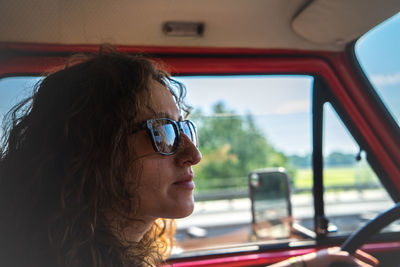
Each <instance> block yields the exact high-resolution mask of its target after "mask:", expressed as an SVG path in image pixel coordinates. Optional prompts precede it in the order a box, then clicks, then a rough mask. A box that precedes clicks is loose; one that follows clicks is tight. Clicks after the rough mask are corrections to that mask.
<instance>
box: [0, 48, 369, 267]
mask: <svg viewBox="0 0 400 267" xmlns="http://www.w3.org/2000/svg"><path fill="white" fill-rule="evenodd" d="M69 65H70V66H67V67H66V68H65V69H63V70H60V71H57V72H55V73H53V74H50V75H48V76H47V77H46V78H45V79H44V80H43V81H42V82H41V83H40V85H39V86H38V88H37V90H36V91H35V93H34V95H33V97H31V98H30V99H27V100H25V101H24V102H22V103H21V104H19V105H17V106H16V107H14V109H13V110H12V111H11V113H9V116H8V117H9V120H8V126H7V127H6V128H7V131H6V132H7V134H6V138H5V139H4V142H3V146H2V151H1V160H0V188H1V189H0V190H1V195H0V196H1V198H2V199H1V201H0V214H1V220H0V226H1V227H0V229H1V230H0V231H1V233H0V234H1V240H0V244H1V247H0V253H1V258H0V265H1V266H78V267H79V266H82V267H83V266H157V265H160V264H161V262H162V261H163V259H165V257H166V256H167V255H168V253H169V251H170V249H171V238H172V234H173V228H174V225H173V221H171V220H168V219H173V218H181V217H185V216H188V215H189V214H191V212H192V211H193V207H194V202H193V188H194V183H193V178H194V174H193V171H192V168H191V167H192V165H195V164H197V163H198V162H199V161H200V160H201V154H200V152H199V150H198V149H197V136H196V130H195V127H194V125H193V123H192V122H191V121H188V120H183V118H184V117H185V116H186V115H187V113H188V107H187V106H186V105H185V104H184V103H183V97H184V95H185V90H184V87H183V86H182V85H181V84H179V83H177V82H175V81H174V80H172V79H171V78H170V77H169V76H168V75H167V74H166V73H165V72H163V71H162V70H160V69H159V68H157V67H156V66H155V64H153V63H152V62H151V61H149V60H147V59H144V58H141V57H134V56H126V55H121V54H118V53H116V52H109V53H106V54H103V55H99V56H89V57H84V58H79V59H78V60H75V61H74V62H70V64H69ZM160 218H163V219H160ZM359 258H360V259H361V260H364V261H366V262H367V263H369V264H374V259H373V258H371V257H370V256H369V255H367V254H366V255H364V254H363V255H362V256H361V257H360V256H359ZM333 260H341V261H345V262H354V259H353V258H352V257H350V256H348V255H346V254H345V253H341V252H338V251H335V250H324V251H323V252H319V253H318V254H309V255H305V256H303V257H302V258H293V259H290V260H287V261H284V262H282V263H279V264H280V265H279V264H278V265H277V266H291V265H294V264H304V266H328V265H329V263H331V262H332V261H333ZM359 264H363V265H364V266H368V265H365V263H364V262H361V261H360V263H359ZM300 266H301V265H300Z"/></svg>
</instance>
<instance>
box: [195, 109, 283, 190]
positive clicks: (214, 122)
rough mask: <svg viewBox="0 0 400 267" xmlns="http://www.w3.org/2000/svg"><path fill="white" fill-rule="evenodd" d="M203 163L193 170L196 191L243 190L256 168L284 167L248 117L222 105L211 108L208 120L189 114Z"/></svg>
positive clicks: (281, 159) (198, 114) (277, 154)
mask: <svg viewBox="0 0 400 267" xmlns="http://www.w3.org/2000/svg"><path fill="white" fill-rule="evenodd" d="M193 117H194V119H195V121H196V124H197V127H198V133H199V143H200V150H201V152H202V154H203V160H202V162H200V164H199V165H197V166H195V172H196V179H197V181H198V185H199V186H198V189H199V190H202V189H210V188H226V187H227V184H230V186H232V187H246V186H247V175H248V173H249V172H250V171H252V170H254V169H258V168H266V167H281V166H285V165H286V162H287V159H286V157H285V155H284V154H282V153H280V152H277V151H276V150H275V149H274V148H273V147H272V146H271V145H270V144H269V143H268V142H267V139H266V137H265V136H264V134H263V132H262V131H261V130H260V129H259V128H258V127H257V125H256V123H255V122H254V119H253V117H252V116H251V115H245V116H240V115H238V114H236V113H235V111H234V110H230V109H228V108H227V107H226V106H225V104H224V103H223V102H219V103H217V104H216V105H214V106H213V115H212V116H208V117H206V116H202V112H201V111H199V112H197V113H195V114H193Z"/></svg>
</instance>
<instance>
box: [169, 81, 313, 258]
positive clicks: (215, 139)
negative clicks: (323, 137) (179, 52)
mask: <svg viewBox="0 0 400 267" xmlns="http://www.w3.org/2000/svg"><path fill="white" fill-rule="evenodd" d="M177 78H178V80H180V81H182V82H183V83H184V84H185V85H186V86H187V88H188V92H187V100H188V102H189V103H190V104H191V105H192V106H193V111H192V114H191V115H190V118H191V119H192V120H193V121H195V123H196V124H197V128H198V132H199V139H200V140H199V143H200V149H201V151H202V154H203V160H202V161H201V162H200V163H199V164H198V165H196V166H194V171H195V175H196V189H195V198H196V207H195V211H194V213H193V214H192V215H191V216H189V217H188V218H185V219H180V220H178V223H177V226H178V228H177V235H176V237H177V241H178V245H177V251H176V252H180V251H192V250H199V249H205V248H212V247H213V248H215V247H222V246H226V245H229V244H238V243H247V242H250V241H260V238H257V237H255V236H254V233H253V232H252V228H251V221H252V213H251V203H250V199H249V188H248V175H249V173H250V172H252V171H254V170H257V169H264V168H277V167H283V168H285V169H286V172H287V173H288V174H289V178H290V183H291V185H292V187H293V190H297V189H298V190H299V193H300V195H299V196H297V195H295V196H293V197H294V198H296V201H293V202H295V203H296V205H297V204H299V206H301V211H299V210H298V209H297V208H293V212H294V216H297V217H300V216H302V214H303V213H307V214H313V208H312V197H311V186H312V183H311V178H310V177H309V176H308V174H309V173H310V168H311V158H310V154H311V91H312V86H313V77H311V76H306V75H297V76H288V75H287V76H273V75H257V76H198V77H177ZM298 165H299V166H301V168H298V167H297V166H298ZM299 212H300V213H301V214H299ZM311 216H312V215H311ZM278 228H279V227H278ZM278 228H275V230H276V231H270V232H269V234H268V236H264V237H263V238H262V240H263V241H268V240H269V241H271V240H276V239H282V238H288V237H289V236H288V233H286V232H284V231H280V230H279V229H278ZM277 229H278V230H277Z"/></svg>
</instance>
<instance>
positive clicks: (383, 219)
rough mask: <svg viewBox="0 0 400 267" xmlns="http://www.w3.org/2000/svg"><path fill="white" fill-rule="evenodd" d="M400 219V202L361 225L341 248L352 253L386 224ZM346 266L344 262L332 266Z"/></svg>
mask: <svg viewBox="0 0 400 267" xmlns="http://www.w3.org/2000/svg"><path fill="white" fill-rule="evenodd" d="M397 219H400V203H397V204H396V205H395V206H394V207H392V208H390V209H389V210H387V211H385V212H383V213H381V214H379V215H378V216H376V217H375V218H374V219H372V220H371V221H369V222H368V223H367V224H366V225H364V226H363V227H361V228H360V229H359V230H358V231H357V232H354V233H353V234H352V235H351V236H349V237H348V238H347V239H346V241H345V242H344V243H343V245H342V247H341V250H343V251H347V252H349V253H350V254H351V255H352V254H354V252H355V251H356V250H357V249H358V248H360V247H361V246H362V245H363V244H364V243H365V242H366V241H367V240H368V239H369V238H370V237H371V236H373V235H374V234H376V233H378V232H379V231H380V230H382V229H383V228H384V227H385V226H387V225H389V224H390V223H392V222H394V221H395V220H397ZM336 266H342V267H343V266H345V265H343V263H333V264H331V267H336Z"/></svg>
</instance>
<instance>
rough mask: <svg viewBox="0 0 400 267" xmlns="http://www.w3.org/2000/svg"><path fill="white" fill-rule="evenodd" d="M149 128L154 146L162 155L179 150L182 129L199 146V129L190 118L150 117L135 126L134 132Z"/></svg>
mask: <svg viewBox="0 0 400 267" xmlns="http://www.w3.org/2000/svg"><path fill="white" fill-rule="evenodd" d="M144 129H147V130H148V131H149V134H150V136H151V141H152V144H153V148H154V150H155V151H156V152H158V153H160V154H162V155H173V154H175V153H176V151H178V147H179V144H180V140H181V131H182V132H183V133H184V134H185V135H186V136H187V137H188V138H189V139H190V141H192V143H193V144H194V145H195V146H196V147H198V146H199V144H198V140H197V130H196V126H195V125H194V123H193V122H192V121H190V120H185V121H174V120H171V119H168V118H159V119H150V120H147V121H145V122H143V123H141V124H139V126H137V127H135V128H134V129H133V131H132V133H135V132H138V131H140V130H144Z"/></svg>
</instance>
